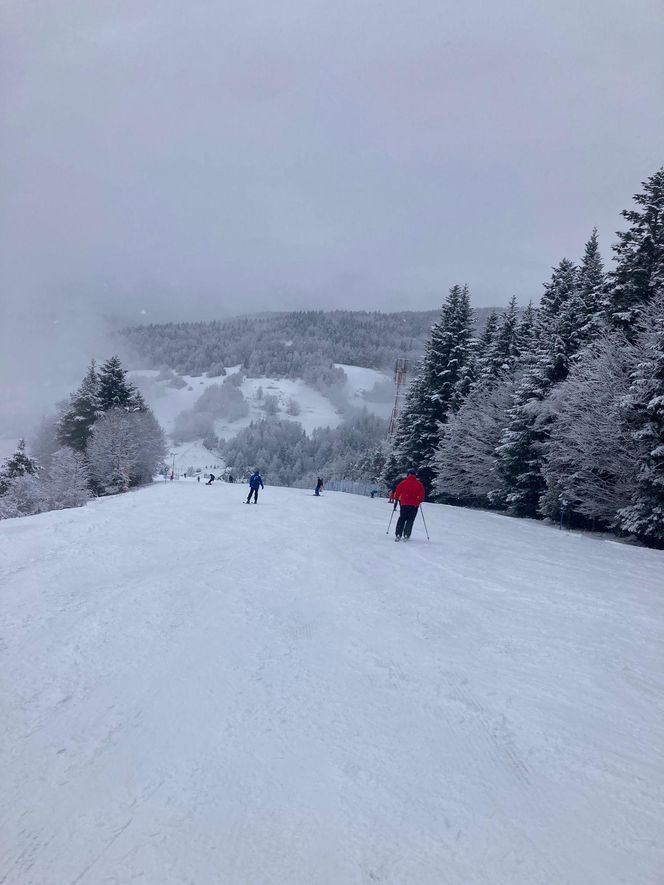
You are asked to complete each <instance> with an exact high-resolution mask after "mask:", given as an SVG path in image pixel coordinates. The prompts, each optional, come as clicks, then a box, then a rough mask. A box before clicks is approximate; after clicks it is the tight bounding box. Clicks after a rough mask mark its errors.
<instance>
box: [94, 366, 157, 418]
mask: <svg viewBox="0 0 664 885" xmlns="http://www.w3.org/2000/svg"><path fill="white" fill-rule="evenodd" d="M99 402H100V406H101V409H102V411H104V412H106V411H107V410H108V409H114V408H123V409H127V410H128V411H131V412H141V411H143V410H144V409H145V407H146V406H145V402H144V400H143V397H142V396H141V394H140V393H139V392H138V390H136V388H135V387H134V385H133V384H132V383H131V382H130V381H127V370H126V369H125V368H124V367H123V365H122V363H121V362H120V359H119V358H118V357H117V356H112V357H111V358H110V359H108V360H106V362H105V363H104V364H103V366H101V367H100V369H99Z"/></svg>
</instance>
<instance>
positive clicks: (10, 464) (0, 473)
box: [0, 439, 39, 495]
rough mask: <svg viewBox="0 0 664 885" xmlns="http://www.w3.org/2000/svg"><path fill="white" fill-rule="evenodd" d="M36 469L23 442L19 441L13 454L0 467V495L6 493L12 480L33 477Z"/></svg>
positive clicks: (35, 463) (35, 464)
mask: <svg viewBox="0 0 664 885" xmlns="http://www.w3.org/2000/svg"><path fill="white" fill-rule="evenodd" d="M38 469H39V468H38V464H37V462H36V461H35V459H34V458H31V457H30V455H28V454H27V452H26V445H25V440H24V439H20V440H19V441H18V445H17V446H16V451H15V452H14V454H13V455H10V457H9V458H6V459H5V461H4V463H3V464H2V466H1V467H0V495H4V494H5V493H6V492H7V490H8V488H9V484H10V482H11V481H12V480H14V479H18V478H19V477H22V476H34V475H35V474H36V473H37V471H38Z"/></svg>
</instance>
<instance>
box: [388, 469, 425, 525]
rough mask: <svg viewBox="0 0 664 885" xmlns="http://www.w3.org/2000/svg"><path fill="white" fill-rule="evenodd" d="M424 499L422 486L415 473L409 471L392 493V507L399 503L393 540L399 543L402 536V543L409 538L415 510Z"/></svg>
mask: <svg viewBox="0 0 664 885" xmlns="http://www.w3.org/2000/svg"><path fill="white" fill-rule="evenodd" d="M425 497H426V491H425V489H424V486H423V485H422V483H421V482H420V481H419V479H418V478H417V471H415V470H409V471H408V476H407V477H406V478H405V479H404V480H402V481H401V482H400V483H399V485H398V486H397V487H396V489H395V491H394V500H395V503H394V506H395V507H396V506H397V505H396V502H397V501H398V502H399V519H398V520H397V527H396V530H395V532H394V535H395V537H394V540H395V541H400V540H401V536H402V535H403V539H404V541H407V540H408V539H409V538H410V533H411V532H412V530H413V523H414V522H415V517H416V516H417V508H418V507H419V506H420V504H421V503H422V501H424V499H425Z"/></svg>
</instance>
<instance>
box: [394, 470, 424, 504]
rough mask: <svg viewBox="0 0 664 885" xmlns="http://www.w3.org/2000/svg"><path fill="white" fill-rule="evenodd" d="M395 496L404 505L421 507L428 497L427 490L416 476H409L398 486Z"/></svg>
mask: <svg viewBox="0 0 664 885" xmlns="http://www.w3.org/2000/svg"><path fill="white" fill-rule="evenodd" d="M394 497H395V498H396V499H397V501H398V502H399V503H400V504H403V505H404V506H407V507H408V506H410V507H419V506H420V504H421V503H422V501H424V499H425V498H426V491H425V489H424V486H423V485H422V483H421V482H420V481H419V479H418V478H417V477H416V476H407V477H406V478H405V479H403V480H402V481H401V482H400V483H399V485H398V486H397V488H396V491H395V492H394Z"/></svg>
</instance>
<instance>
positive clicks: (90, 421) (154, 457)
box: [0, 357, 237, 518]
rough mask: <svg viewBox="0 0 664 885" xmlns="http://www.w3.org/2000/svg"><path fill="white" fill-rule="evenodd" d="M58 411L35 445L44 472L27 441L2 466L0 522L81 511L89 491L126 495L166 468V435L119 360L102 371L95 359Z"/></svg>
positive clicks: (42, 428)
mask: <svg viewBox="0 0 664 885" xmlns="http://www.w3.org/2000/svg"><path fill="white" fill-rule="evenodd" d="M236 392H237V391H236ZM114 403H120V405H113V404H114ZM58 411H59V417H49V418H45V419H43V420H42V422H41V424H40V426H39V428H38V429H37V431H36V433H35V438H34V440H33V444H32V447H31V448H32V451H33V452H34V453H35V454H38V455H39V457H40V465H39V466H40V468H42V469H38V467H37V462H36V461H35V459H34V458H31V457H29V456H28V455H27V454H26V451H25V442H24V441H23V440H21V441H20V442H19V445H18V449H17V451H16V453H15V454H14V455H13V456H12V457H11V458H8V459H7V461H6V462H5V464H4V465H3V466H2V467H1V468H0V518H9V517H13V516H27V515H30V514H33V513H41V512H42V511H45V510H59V509H62V508H65V507H80V506H81V505H83V504H84V503H85V502H86V501H87V500H88V499H89V498H90V496H91V491H94V492H96V493H110V492H113V491H124V490H125V489H127V488H130V487H131V486H134V485H140V484H142V483H146V482H150V481H151V480H152V477H153V476H154V475H155V473H157V472H159V470H160V469H161V465H162V463H163V460H164V457H165V454H166V443H165V439H164V434H163V431H162V429H161V427H160V426H159V424H158V422H157V419H156V418H155V417H154V415H153V414H152V412H151V411H150V410H149V409H148V408H147V406H146V405H145V402H144V400H143V398H142V396H141V395H140V394H139V393H138V391H136V389H135V388H134V387H133V385H132V384H130V383H129V382H128V381H127V378H126V371H125V369H124V368H123V366H122V364H121V363H120V361H119V359H118V358H117V357H112V358H111V359H110V360H108V361H107V362H106V363H104V365H103V366H102V367H101V369H100V370H99V372H98V371H97V368H96V366H95V363H94V361H93V362H92V363H91V364H90V367H89V368H88V371H87V372H86V374H85V377H84V379H83V381H82V382H81V386H80V387H79V388H78V390H77V391H76V392H75V393H73V394H72V395H71V397H70V398H69V402H68V403H66V404H64V405H62V406H59V407H58Z"/></svg>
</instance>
